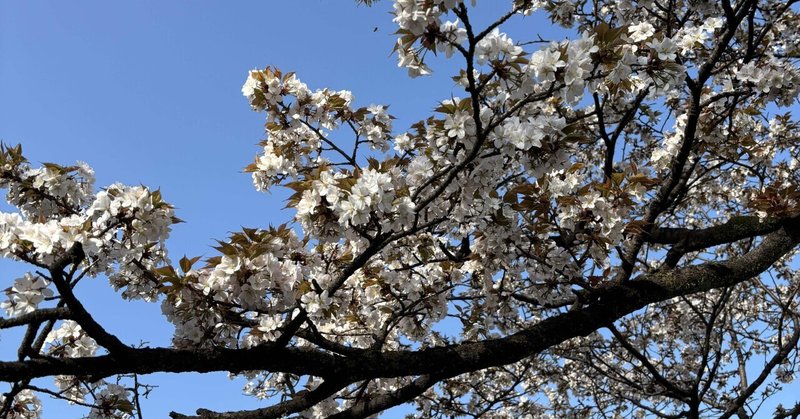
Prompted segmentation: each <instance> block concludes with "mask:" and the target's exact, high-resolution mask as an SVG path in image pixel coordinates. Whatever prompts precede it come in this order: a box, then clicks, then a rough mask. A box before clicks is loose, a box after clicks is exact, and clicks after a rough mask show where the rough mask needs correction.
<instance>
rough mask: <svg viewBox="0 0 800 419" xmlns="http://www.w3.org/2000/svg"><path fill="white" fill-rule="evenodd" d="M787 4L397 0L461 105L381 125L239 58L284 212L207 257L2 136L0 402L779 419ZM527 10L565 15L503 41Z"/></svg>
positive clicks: (404, 20) (326, 92)
mask: <svg viewBox="0 0 800 419" xmlns="http://www.w3.org/2000/svg"><path fill="white" fill-rule="evenodd" d="M796 2H797V1H796V0H789V1H786V0H738V1H736V2H731V0H722V1H719V2H718V1H710V0H643V1H632V0H621V1H604V0H595V1H583V0H551V1H545V0H514V1H509V2H508V3H509V4H508V11H507V13H506V14H504V15H502V16H497V17H496V20H494V21H493V23H490V24H488V25H487V26H481V27H478V26H476V25H475V24H474V23H473V22H474V19H473V18H474V16H473V15H471V13H473V11H472V9H471V7H472V6H473V4H471V3H475V1H474V0H473V1H472V2H471V3H470V2H463V1H461V0H396V1H395V2H394V5H393V6H394V22H395V23H396V25H397V34H396V35H397V36H396V44H395V46H394V52H395V53H396V56H397V57H398V59H399V66H400V67H403V68H405V69H406V70H407V71H408V74H409V76H411V77H418V76H425V75H427V74H430V73H431V72H433V71H435V67H436V64H437V63H439V62H441V60H456V61H457V62H459V63H460V65H461V70H460V71H459V72H458V73H457V74H453V80H454V82H455V83H456V86H457V87H458V89H459V90H460V91H462V92H463V94H462V96H460V97H453V96H450V95H443V96H444V97H443V99H442V100H441V102H440V103H439V104H438V105H436V106H437V107H436V108H435V111H434V112H433V114H432V115H431V116H430V117H429V118H427V119H425V120H422V121H419V122H418V123H416V124H413V125H412V126H411V127H410V128H409V129H407V130H397V129H396V128H397V127H393V120H394V117H393V116H391V115H390V114H389V107H388V106H387V105H370V106H367V107H357V106H356V105H355V100H354V95H353V93H351V92H349V91H346V90H332V89H325V88H322V89H316V90H314V89H312V88H310V87H308V86H307V85H306V84H305V83H303V82H302V81H301V78H300V76H298V75H296V74H294V73H292V72H287V71H284V70H280V69H278V68H276V67H267V68H263V69H255V70H252V71H250V72H249V74H247V77H246V81H245V83H244V86H243V87H242V93H243V95H244V96H245V97H246V99H247V101H248V103H249V106H250V107H251V108H252V110H253V111H256V112H260V113H262V114H263V115H264V116H265V119H266V124H265V128H266V136H265V139H264V140H263V141H262V142H261V144H260V151H259V152H258V155H257V156H256V157H255V160H254V161H253V162H252V163H251V164H249V165H248V166H247V167H246V171H247V172H249V173H251V174H252V179H253V183H254V186H255V188H256V189H258V190H260V191H265V192H266V191H270V190H272V189H275V188H288V189H290V190H291V191H292V192H293V195H291V197H290V198H289V199H288V202H287V205H288V207H290V208H292V209H293V214H294V215H293V218H292V219H291V220H286V221H287V222H286V223H285V224H281V225H278V226H269V227H264V228H259V229H247V228H245V229H242V230H241V231H239V232H236V233H233V234H231V235H230V237H227V238H225V239H222V240H220V241H219V242H218V243H219V245H218V246H217V247H216V250H217V251H218V255H216V256H213V257H210V258H208V259H205V260H200V258H188V257H183V258H181V259H179V260H174V259H171V258H170V257H169V256H168V252H167V249H166V246H165V240H166V239H167V237H168V236H169V234H170V229H171V226H172V225H173V224H175V223H178V222H181V220H180V219H178V218H177V217H176V215H175V211H174V209H173V207H172V206H171V205H170V204H169V203H168V201H167V200H166V199H165V197H162V196H161V193H160V192H159V191H158V190H153V189H150V188H147V187H145V186H126V185H122V184H114V185H110V186H105V187H102V188H98V187H96V186H95V184H94V172H93V170H92V169H91V168H90V167H89V166H87V165H86V164H84V163H76V164H75V165H62V164H56V163H47V164H44V165H43V166H42V167H35V166H34V165H32V164H31V163H30V162H29V161H28V160H27V159H26V158H25V157H24V155H23V152H22V147H21V146H11V145H3V146H2V149H1V150H0V186H2V187H3V188H4V189H5V190H6V194H7V199H8V202H9V203H10V204H12V205H13V206H15V207H16V208H17V209H18V211H16V212H10V213H2V214H0V255H2V257H4V258H8V259H13V260H16V261H20V262H23V263H26V264H28V265H29V267H30V270H29V273H26V274H25V275H23V276H22V277H20V278H17V279H13V280H10V281H9V279H8V278H3V280H4V281H8V282H6V283H7V284H8V288H6V290H5V299H4V301H3V302H2V309H3V310H4V314H5V315H6V317H4V318H2V319H0V328H4V329H5V328H14V327H20V328H24V330H25V333H24V336H23V338H22V340H21V342H19V349H18V357H17V359H10V360H3V361H0V380H2V381H4V382H7V383H9V388H8V390H7V391H6V392H5V393H4V394H3V396H2V398H1V399H0V417H8V418H35V417H39V415H40V414H41V404H40V399H41V397H55V398H58V399H63V400H64V401H65V403H73V404H78V405H83V406H86V409H87V412H88V416H89V417H90V418H129V417H135V416H137V415H138V416H139V417H141V408H140V403H141V397H140V396H142V395H143V394H145V393H146V392H148V391H150V390H151V388H150V387H148V386H147V385H145V384H142V381H140V380H141V379H143V378H146V377H142V376H143V375H146V374H150V373H155V372H173V373H182V372H212V371H225V372H229V373H231V374H233V375H237V376H243V377H246V379H247V384H246V387H245V389H244V391H245V392H246V393H248V394H250V395H252V396H254V397H257V398H261V399H265V401H264V406H265V407H263V408H261V409H257V410H250V411H242V410H237V409H236V406H231V407H230V411H228V412H212V411H209V410H206V409H203V408H202V406H198V407H199V409H198V410H197V412H196V413H190V412H173V413H172V417H173V418H188V417H200V418H276V417H287V416H288V417H311V418H319V417H336V418H355V417H368V416H371V415H375V414H380V412H382V411H384V410H386V409H389V408H391V407H393V406H397V405H400V404H405V403H409V404H411V405H412V406H413V408H414V409H416V414H415V416H416V417H426V418H427V417H453V416H458V417H462V416H463V417H479V416H481V417H484V416H485V417H517V416H521V417H607V416H614V417H617V416H619V417H645V416H647V417H650V416H654V417H669V418H677V417H690V418H696V417H700V416H711V415H713V416H722V417H731V416H738V417H750V416H752V415H755V414H756V413H757V412H759V413H760V414H773V415H774V416H775V417H798V415H800V404H798V405H794V406H793V405H787V406H779V407H778V408H777V409H774V410H773V411H769V412H764V411H763V410H762V411H760V410H759V408H760V407H761V405H762V404H763V403H764V401H765V400H767V399H769V398H770V397H773V396H775V395H776V394H779V393H780V391H781V389H782V387H783V385H784V384H785V383H788V382H790V381H791V380H792V379H793V378H794V377H795V375H796V374H797V372H798V360H799V359H798V341H799V340H800V313H798V303H800V296H799V295H798V293H799V292H800V278H798V276H800V274H799V273H798V271H797V269H796V267H797V260H796V256H797V254H798V249H799V248H800V247H799V246H798V245H799V244H800V222H798V215H799V214H800V187H799V186H798V185H799V184H800V171H798V169H800V146H799V145H800V124H798V122H797V121H796V120H795V119H794V118H793V117H792V115H791V113H790V112H789V110H790V109H789V107H791V106H792V105H793V104H794V103H796V102H797V99H798V94H799V93H800V69H798V58H800V29H798V28H800V13H799V12H798V9H797V7H794V4H795V3H796ZM362 3H367V4H369V3H370V2H368V1H364V2H362ZM534 13H538V14H542V15H546V16H547V17H548V18H549V19H550V21H552V23H553V24H554V25H560V26H563V27H566V28H571V32H570V33H574V34H576V35H575V36H574V37H572V39H567V40H546V39H542V38H540V37H537V36H536V33H535V31H531V33H530V34H529V37H528V38H527V39H516V40H514V39H512V38H511V37H510V36H509V34H507V33H506V32H504V28H505V27H507V23H508V22H509V21H511V20H515V19H522V20H524V19H525V17H526V16H529V15H531V14H534ZM359 94H360V95H365V96H366V95H367V94H368V93H364V92H362V93H359ZM93 277H102V278H107V279H108V281H109V283H110V285H111V286H112V287H113V288H114V289H115V290H117V291H118V292H119V293H121V295H122V297H124V298H125V299H129V300H146V301H152V302H153V303H160V304H161V308H162V311H163V314H164V316H165V317H166V318H167V319H168V320H169V321H170V322H171V323H172V324H174V326H175V334H174V336H173V338H172V346H171V347H146V346H145V347H142V346H136V345H132V343H131V342H123V341H121V340H120V339H119V338H118V337H116V336H114V335H113V334H111V333H109V332H108V331H107V330H106V329H105V328H104V327H103V325H102V324H100V323H99V322H98V321H97V320H96V319H95V317H93V315H92V313H90V312H89V311H87V309H86V308H85V307H84V304H83V303H82V302H81V301H80V300H79V299H78V298H77V297H76V296H75V294H74V293H73V289H74V288H75V287H79V286H80V283H81V282H82V281H86V280H91V279H90V278H93ZM42 377H52V381H49V382H50V383H51V385H49V386H42V385H38V384H34V382H33V381H34V380H36V379H40V378H42ZM40 381H41V380H39V381H36V382H37V383H38V382H40ZM193 415H195V416H193Z"/></svg>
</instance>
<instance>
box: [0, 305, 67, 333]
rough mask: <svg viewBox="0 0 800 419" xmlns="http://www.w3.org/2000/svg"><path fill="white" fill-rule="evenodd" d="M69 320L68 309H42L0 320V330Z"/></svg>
mask: <svg viewBox="0 0 800 419" xmlns="http://www.w3.org/2000/svg"><path fill="white" fill-rule="evenodd" d="M66 318H69V309H67V308H65V307H58V308H42V309H39V310H35V311H32V312H30V313H26V314H21V315H19V316H17V317H11V318H9V319H0V329H9V328H12V327H17V326H24V325H26V324H31V323H41V322H44V321H47V320H61V319H66Z"/></svg>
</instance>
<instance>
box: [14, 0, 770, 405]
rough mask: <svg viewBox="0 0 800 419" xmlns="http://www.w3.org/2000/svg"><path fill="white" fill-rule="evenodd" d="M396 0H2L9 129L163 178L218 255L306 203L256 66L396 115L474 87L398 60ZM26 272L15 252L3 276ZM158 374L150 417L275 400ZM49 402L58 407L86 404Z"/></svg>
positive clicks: (101, 287)
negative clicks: (236, 233)
mask: <svg viewBox="0 0 800 419" xmlns="http://www.w3.org/2000/svg"><path fill="white" fill-rule="evenodd" d="M479 3H480V4H479V8H478V13H480V15H479V19H478V20H488V19H491V18H492V17H496V16H499V15H500V14H501V13H502V12H503V11H505V9H506V7H507V5H508V3H509V2H507V1H495V0H486V1H483V2H479ZM390 6H391V1H389V0H383V1H381V2H380V3H378V5H377V6H376V7H373V8H367V7H363V6H361V7H357V6H355V4H354V2H352V1H349V0H336V1H334V0H294V1H275V0H271V1H266V0H261V1H243V0H239V1H236V2H229V1H221V0H220V1H205V0H196V1H191V2H190V1H161V0H138V1H127V2H123V1H101V0H74V1H69V2H65V1H41V0H27V1H0V140H2V141H4V142H6V143H11V144H15V143H22V144H23V148H24V150H25V151H26V155H27V156H28V158H29V159H30V160H31V161H32V162H34V163H39V162H48V161H52V162H57V163H63V164H70V163H72V162H74V161H76V160H82V161H86V162H88V163H89V164H90V165H92V166H93V167H94V168H95V170H96V173H97V180H98V181H97V184H98V186H99V187H102V186H105V185H109V184H111V183H113V182H123V183H126V184H144V185H148V186H151V187H160V188H161V190H162V193H163V195H164V197H165V199H166V200H167V201H169V202H171V203H173V204H174V205H175V206H176V207H177V215H178V216H179V217H180V218H182V219H184V220H186V221H187V222H186V223H185V224H181V225H178V226H176V227H175V229H174V231H173V235H172V238H171V239H170V251H171V255H172V256H173V258H174V259H177V258H179V257H180V256H181V255H183V254H188V255H190V256H194V255H211V254H212V251H211V249H210V246H211V245H212V244H213V241H212V239H214V238H220V239H221V238H224V237H225V236H226V234H227V232H229V231H233V230H237V229H239V228H240V227H242V226H246V227H257V226H266V225H268V224H270V223H272V224H279V223H282V222H284V221H286V220H288V219H289V217H290V214H288V213H287V212H285V211H283V212H282V211H281V210H280V208H282V207H283V202H282V200H283V198H284V197H285V194H284V193H282V192H280V191H276V192H273V193H272V194H271V195H268V194H262V193H258V192H256V191H255V190H254V189H253V187H252V186H251V182H250V177H249V176H248V175H247V174H244V173H242V169H243V168H244V166H246V165H247V164H248V163H250V162H251V161H252V159H253V157H254V155H255V154H256V153H257V151H258V148H257V147H256V143H257V142H258V141H259V140H261V139H262V138H263V128H262V124H263V115H260V114H256V113H254V112H252V111H250V110H249V107H248V105H247V102H246V100H245V99H244V98H243V97H242V95H241V93H240V88H241V85H242V83H243V81H244V80H245V77H246V75H247V71H248V70H249V69H251V68H254V67H262V68H263V67H265V66H267V65H276V66H278V67H279V68H281V69H283V70H286V71H295V72H297V73H298V76H299V77H300V79H301V80H302V81H304V82H306V83H307V84H308V85H309V87H310V88H312V89H315V88H321V87H330V88H332V89H348V90H351V91H353V93H354V95H355V98H356V102H357V104H359V105H369V104H372V103H381V104H390V105H391V107H390V113H392V114H393V115H395V116H397V117H398V118H399V119H398V120H397V121H396V124H395V127H396V129H403V128H405V127H407V126H408V125H409V124H410V123H412V122H414V121H416V120H417V119H420V118H424V117H427V116H428V115H429V113H430V111H431V110H432V109H433V108H434V107H435V105H436V102H437V101H438V100H442V99H447V98H449V97H450V96H451V94H452V95H456V96H458V95H461V96H463V95H464V93H463V92H459V91H457V90H456V89H455V86H454V83H453V82H452V81H451V80H450V79H449V77H450V76H451V75H452V74H453V69H454V68H456V67H455V64H456V63H455V62H450V63H446V62H442V61H441V60H435V61H433V65H432V66H433V69H434V71H435V75H434V76H433V77H428V78H421V79H415V80H411V79H409V78H408V77H407V76H406V72H405V70H403V69H399V68H397V66H396V59H395V57H393V56H390V52H391V48H392V45H393V42H394V37H393V36H392V35H391V34H392V33H393V32H394V31H395V26H394V25H393V23H392V22H391V16H390V15H389V14H388V11H389V9H390ZM515 32H516V33H521V32H524V33H525V34H526V38H527V39H534V38H536V35H537V34H540V35H542V36H543V37H545V38H548V39H561V38H564V37H565V36H566V32H564V31H559V30H557V29H556V30H553V29H549V25H545V24H543V23H542V20H541V19H540V18H538V17H535V16H534V17H532V18H525V19H518V20H517V21H516V22H514V23H513V24H512V28H511V31H510V33H511V35H512V37H514V34H515ZM515 39H516V38H515ZM3 205H4V204H0V210H8V208H7V207H6V206H3ZM21 272H22V267H21V266H17V265H13V264H11V263H9V262H7V261H0V288H5V287H6V286H8V285H9V284H10V280H11V279H13V278H15V277H16V276H17V275H19V274H20V273H21ZM77 293H78V295H79V296H80V297H82V298H83V299H84V301H85V303H86V305H87V306H88V308H89V309H90V311H92V312H94V313H96V315H97V317H98V319H99V321H100V322H101V323H102V324H104V325H105V326H107V327H108V329H110V331H112V332H114V333H117V334H118V335H119V336H120V337H121V338H122V339H123V341H125V342H127V343H138V342H141V341H143V342H148V343H149V344H150V345H153V346H155V345H168V344H169V340H170V337H171V333H172V328H171V326H170V325H169V324H168V323H167V322H166V321H165V320H163V318H162V317H161V311H160V307H159V305H158V304H148V303H140V302H139V303H130V302H124V301H123V300H122V299H121V298H120V297H119V296H118V295H117V294H115V293H114V292H113V290H111V289H110V287H109V286H108V283H107V282H106V281H105V279H103V278H97V279H91V280H87V281H84V282H83V283H82V284H81V285H80V287H79V289H78V290H77ZM18 336H19V334H18V333H17V332H9V331H3V332H2V334H0V339H1V340H0V356H2V357H3V359H8V358H9V357H11V356H12V355H11V354H13V353H15V352H16V344H17V341H18ZM142 381H144V382H145V383H150V384H156V385H158V386H160V387H159V388H157V389H156V390H155V391H154V392H153V393H152V395H151V396H150V399H148V400H146V401H145V402H144V405H143V411H144V414H145V417H148V418H151V417H152V418H160V417H165V416H166V414H167V412H169V411H170V410H176V411H180V412H182V413H190V412H193V411H194V409H196V408H197V407H205V408H209V409H212V410H233V409H245V408H256V407H261V406H263V403H260V402H259V401H257V400H255V399H252V398H247V397H244V396H241V395H240V393H241V386H242V384H243V382H242V381H241V380H239V381H236V382H234V383H233V384H231V383H230V382H229V380H228V379H227V376H226V375H225V374H207V375H199V374H195V375H187V376H176V375H167V374H158V375H154V376H149V377H145V378H143V380H142ZM0 390H2V391H5V389H0ZM43 401H44V402H45V407H46V409H47V411H46V413H45V415H44V417H45V418H64V417H79V416H80V415H81V414H82V413H83V412H85V410H83V409H79V410H73V409H68V408H67V406H66V405H65V404H63V403H61V402H50V401H48V400H47V399H46V398H44V397H43ZM768 411H771V409H770V410H768ZM399 415H400V413H399V411H397V410H395V411H394V413H390V414H389V415H387V417H396V416H399Z"/></svg>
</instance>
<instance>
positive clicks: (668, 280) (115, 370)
mask: <svg viewBox="0 0 800 419" xmlns="http://www.w3.org/2000/svg"><path fill="white" fill-rule="evenodd" d="M795 224H796V223H793V224H792V225H791V226H785V227H784V228H782V229H780V230H778V231H776V232H774V233H772V234H770V235H768V236H766V237H765V238H764V240H763V242H762V243H761V245H759V246H758V247H757V248H755V249H754V250H752V251H751V252H749V253H747V254H745V255H743V256H741V257H739V258H736V259H733V260H730V261H726V262H722V263H713V262H709V263H705V264H702V265H692V266H687V267H684V268H681V269H671V270H660V271H656V272H654V273H652V274H648V275H643V276H641V277H639V278H638V279H636V280H633V281H629V282H626V283H621V284H617V285H612V286H609V287H608V288H606V289H602V290H600V291H599V292H598V293H597V294H595V296H594V297H595V298H594V299H593V300H592V301H593V302H591V303H589V304H587V305H586V306H584V307H582V308H581V309H578V310H574V311H570V312H567V313H563V314H559V315H556V316H554V317H551V318H548V319H546V320H543V321H541V322H539V323H537V324H535V325H533V326H531V327H530V328H528V329H525V330H523V331H520V332H517V333H515V334H513V335H510V336H507V337H504V338H500V339H492V340H487V341H482V342H466V343H461V344H457V345H451V346H446V347H437V348H430V349H424V350H419V351H388V352H381V351H379V350H363V351H361V352H360V353H354V354H351V355H349V356H337V355H333V354H330V353H327V352H323V351H319V350H312V349H305V348H292V347H276V346H275V345H274V344H271V345H264V346H261V347H256V348H250V349H240V350H233V349H213V350H207V351H194V350H179V349H165V348H156V349H151V348H143V349H131V350H130V351H129V352H128V353H127V356H126V357H125V358H123V359H115V358H113V357H111V356H99V357H93V358H75V359H55V358H42V359H32V360H28V361H24V362H2V363H0V380H2V381H19V380H23V379H28V378H36V377H44V376H52V375H79V376H92V377H94V378H101V377H106V376H110V375H114V374H123V373H140V374H147V373H153V372H187V371H197V372H210V371H230V372H234V373H236V372H241V371H247V370H267V371H273V372H288V373H293V374H298V375H314V376H320V377H338V378H340V379H342V380H345V381H350V382H355V381H360V380H364V379H369V378H378V377H403V376H412V375H426V374H435V375H441V376H454V375H457V374H461V373H465V372H469V371H475V370H480V369H483V368H488V367H493V366H499V365H505V364H510V363H514V362H517V361H520V360H522V359H524V358H527V357H529V356H532V355H534V354H537V353H540V352H542V351H544V350H546V349H548V348H550V347H552V346H554V345H557V344H560V343H562V342H564V341H566V340H568V339H571V338H574V337H578V336H586V335H589V334H590V333H592V332H594V331H596V330H597V329H599V328H601V327H604V326H606V325H608V324H610V323H611V322H613V321H614V320H616V319H619V318H620V317H622V316H625V315H627V314H629V313H631V312H633V311H636V310H638V309H640V308H642V307H644V306H646V305H648V304H651V303H654V302H658V301H664V300H668V299H671V298H675V297H678V296H682V295H687V294H692V293H697V292H703V291H708V290H710V289H714V288H720V287H727V286H732V285H735V284H737V283H739V282H742V281H745V280H747V279H750V278H753V277H756V276H758V275H760V274H761V273H762V272H764V271H765V270H766V269H768V268H769V267H770V266H771V265H772V264H773V263H775V262H776V261H777V260H778V259H780V258H781V257H782V256H783V255H785V254H786V253H787V252H788V251H790V250H791V249H792V248H793V247H795V246H796V245H797V243H798V242H800V234H799V233H798V226H797V225H795Z"/></svg>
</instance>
